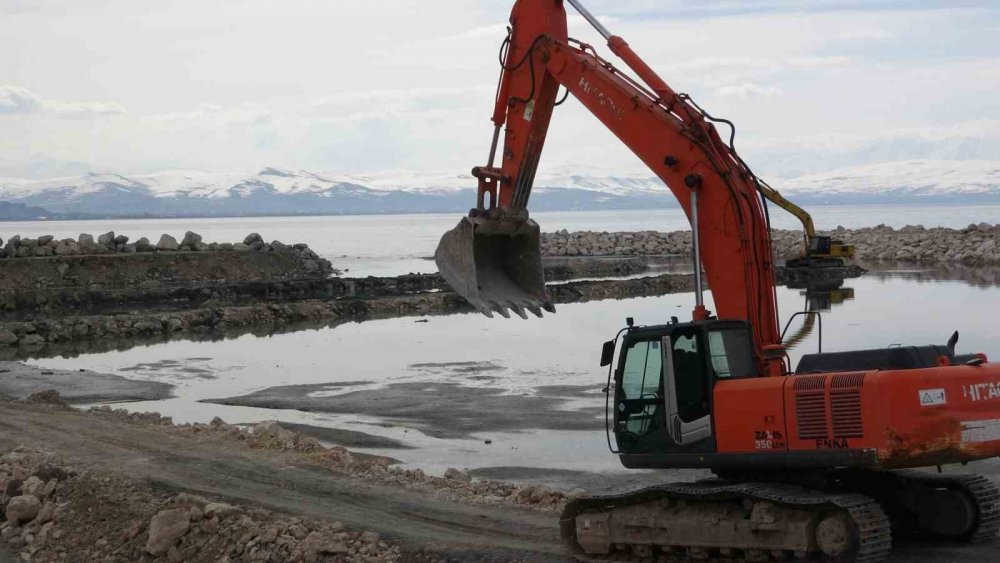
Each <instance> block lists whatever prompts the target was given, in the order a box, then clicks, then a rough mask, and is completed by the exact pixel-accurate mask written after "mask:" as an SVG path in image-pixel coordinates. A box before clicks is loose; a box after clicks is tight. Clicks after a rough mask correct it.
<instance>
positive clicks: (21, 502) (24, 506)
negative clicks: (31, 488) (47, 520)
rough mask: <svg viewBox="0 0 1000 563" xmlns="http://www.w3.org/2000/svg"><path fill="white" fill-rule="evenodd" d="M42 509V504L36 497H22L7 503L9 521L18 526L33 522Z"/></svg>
mask: <svg viewBox="0 0 1000 563" xmlns="http://www.w3.org/2000/svg"><path fill="white" fill-rule="evenodd" d="M41 509H42V502H41V501H40V500H38V497H36V496H34V495H21V496H19V497H14V498H12V499H10V501H9V502H8V503H7V520H8V521H9V522H13V523H14V524H16V525H21V524H25V523H27V522H31V521H32V520H34V519H35V516H38V511H39V510H41Z"/></svg>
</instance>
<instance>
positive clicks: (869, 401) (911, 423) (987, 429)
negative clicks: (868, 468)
mask: <svg viewBox="0 0 1000 563" xmlns="http://www.w3.org/2000/svg"><path fill="white" fill-rule="evenodd" d="M713 395H714V397H713V398H714V408H713V412H714V413H716V416H715V417H714V419H713V426H714V431H715V437H716V443H717V448H718V453H720V454H723V453H756V454H768V453H789V452H809V451H815V452H818V451H829V450H854V451H856V452H858V453H859V455H858V456H857V459H864V460H867V461H866V462H865V464H868V465H876V466H879V467H884V468H904V467H921V466H927V465H938V464H944V463H955V462H961V461H972V460H976V459H983V458H987V457H994V456H1000V418H997V417H998V413H1000V364H989V363H987V364H983V365H979V366H964V365H962V366H946V367H932V368H923V369H907V370H885V371H882V370H873V371H861V372H847V373H828V374H816V375H794V376H788V377H763V378H752V379H740V380H734V381H720V382H718V383H717V384H716V385H715V388H714V392H713ZM862 454H867V455H862ZM762 461H763V460H762Z"/></svg>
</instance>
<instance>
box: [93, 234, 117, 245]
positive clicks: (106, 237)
mask: <svg viewBox="0 0 1000 563" xmlns="http://www.w3.org/2000/svg"><path fill="white" fill-rule="evenodd" d="M97 242H98V243H100V244H103V245H104V246H111V244H113V243H114V242H115V232H114V231H108V232H106V233H104V234H103V235H101V236H99V237H97Z"/></svg>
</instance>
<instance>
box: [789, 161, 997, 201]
mask: <svg viewBox="0 0 1000 563" xmlns="http://www.w3.org/2000/svg"><path fill="white" fill-rule="evenodd" d="M771 185H772V186H773V187H774V188H776V189H778V190H780V191H782V193H785V194H787V195H788V196H792V197H795V196H798V197H811V198H827V199H829V201H831V202H832V201H835V200H839V199H857V198H883V199H885V198H894V197H895V198H905V199H910V200H913V201H922V200H934V199H936V198H963V197H964V198H969V199H976V198H981V197H990V196H993V197H996V196H1000V162H998V161H994V160H906V161H900V162H883V163H879V164H868V165H864V166H854V167H851V168H844V169H840V170H834V171H832V172H824V173H821V174H810V175H807V176H800V177H798V178H794V179H790V180H778V181H775V182H772V183H771Z"/></svg>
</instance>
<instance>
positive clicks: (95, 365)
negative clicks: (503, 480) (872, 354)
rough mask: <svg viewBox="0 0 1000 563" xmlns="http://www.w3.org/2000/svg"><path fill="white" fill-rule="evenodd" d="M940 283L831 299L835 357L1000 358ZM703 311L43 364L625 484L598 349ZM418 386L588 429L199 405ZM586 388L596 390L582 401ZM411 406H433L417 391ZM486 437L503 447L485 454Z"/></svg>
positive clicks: (989, 294) (566, 311) (205, 345)
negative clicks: (568, 416)
mask: <svg viewBox="0 0 1000 563" xmlns="http://www.w3.org/2000/svg"><path fill="white" fill-rule="evenodd" d="M933 278H934V274H933V272H929V271H927V270H921V269H912V268H911V269H898V270H890V271H888V272H878V273H873V274H871V275H868V276H865V277H863V278H859V279H855V280H847V282H846V283H845V284H844V288H846V289H852V290H853V297H851V296H850V293H851V292H850V291H844V290H843V289H842V290H841V291H840V292H839V296H840V297H839V298H834V299H833V301H834V302H835V303H832V304H828V305H830V306H831V310H829V311H827V312H824V314H823V347H824V350H826V351H834V350H847V349H860V348H876V347H885V346H891V345H894V344H906V345H909V344H917V345H919V344H944V343H945V341H946V340H947V339H948V337H949V336H950V334H951V333H952V331H954V330H959V331H960V332H961V340H960V342H959V346H958V348H959V350H960V351H962V352H985V353H986V354H988V355H989V356H991V357H993V358H1000V337H998V336H997V335H996V332H995V331H996V327H997V320H996V318H997V314H998V312H1000V288H998V287H977V286H974V285H970V284H967V283H965V282H963V281H955V280H943V281H933ZM929 279H930V281H929ZM778 297H779V305H780V308H781V311H782V317H783V319H785V318H788V316H789V315H790V314H791V313H792V312H794V311H798V310H802V308H803V307H804V306H806V303H807V296H806V292H805V290H795V289H789V288H779V290H778ZM815 301H816V300H815V299H814V302H815ZM836 301H840V302H839V303H836ZM692 303H693V295H692V294H676V295H667V296H663V297H655V298H640V299H628V300H622V301H601V302H590V303H585V304H571V305H563V306H560V308H559V311H558V313H557V314H555V315H548V316H546V317H545V318H542V319H535V318H532V319H529V320H526V321H525V320H520V319H511V320H503V319H487V318H486V317H483V316H480V315H475V314H461V315H450V316H440V317H429V318H427V319H422V320H426V321H427V322H415V320H417V319H414V318H399V319H388V320H378V321H370V322H364V323H353V324H347V325H341V326H338V327H336V328H325V329H320V330H312V331H304V332H298V333H292V334H280V335H274V336H271V337H265V338H258V337H254V336H250V335H247V336H242V337H239V338H236V339H232V340H224V341H220V342H186V341H176V342H170V343H166V344H160V345H155V346H149V347H140V348H133V349H131V350H127V351H124V352H111V353H102V354H94V355H89V356H84V357H79V358H68V359H47V360H40V361H37V362H34V363H38V364H40V365H43V366H46V367H53V368H64V369H77V368H88V369H93V370H96V371H102V372H109V373H117V374H120V375H123V376H126V377H130V378H136V379H146V380H153V381H161V382H166V383H171V384H174V385H176V393H177V395H178V396H177V397H176V398H173V399H169V400H166V401H157V402H148V403H133V404H129V405H126V408H128V409H130V410H138V411H145V410H155V411H158V412H161V413H163V414H165V415H169V416H173V417H174V420H175V421H177V422H194V421H200V422H208V421H209V420H211V419H212V417H214V416H221V417H222V418H223V419H225V420H226V421H228V422H233V423H239V422H254V421H260V420H268V419H280V420H286V421H291V422H300V423H305V424H313V425H318V426H339V427H342V428H347V429H353V430H360V431H363V432H367V433H370V434H375V435H380V436H386V437H391V438H396V439H400V440H402V441H404V442H406V443H407V444H410V445H413V446H416V449H412V450H379V451H378V452H376V453H382V454H386V455H390V456H392V457H396V458H398V459H400V460H402V461H404V462H405V463H407V464H412V465H414V466H419V467H422V468H424V469H426V470H431V471H442V470H443V469H444V468H446V467H451V466H457V467H465V468H482V467H492V466H533V467H545V468H554V469H576V470H590V471H606V472H618V471H624V470H623V469H621V468H620V466H619V465H618V462H617V460H616V458H615V457H614V456H612V455H610V454H609V453H608V452H607V445H606V442H605V434H604V432H603V430H602V429H601V423H600V422H599V419H600V418H601V417H599V416H596V415H595V414H596V413H595V409H597V408H603V404H604V395H603V394H602V393H600V391H599V389H600V387H602V386H603V385H604V383H605V379H606V372H604V371H603V370H602V369H600V368H599V367H598V365H597V364H598V359H599V356H600V346H601V343H602V342H603V341H604V340H607V339H609V338H611V337H613V336H614V334H615V332H617V330H618V329H619V328H620V327H621V326H622V325H623V324H624V319H625V317H626V316H632V317H635V320H636V322H637V323H638V324H658V323H662V322H665V321H667V320H669V318H670V317H671V316H674V315H676V316H677V317H679V318H681V319H682V320H683V319H686V318H688V317H689V315H690V309H691V305H692ZM709 306H710V307H711V305H710V300H709ZM798 326H800V322H797V323H795V324H794V325H793V327H792V328H791V329H790V330H791V332H795V331H796V330H797V328H798ZM791 332H790V333H791ZM817 332H818V330H814V331H813V332H812V333H811V334H809V335H807V336H804V337H803V339H802V340H801V342H800V343H799V344H798V345H797V346H796V347H795V348H794V349H793V350H792V351H791V356H792V360H793V364H794V362H797V360H798V357H799V356H800V355H801V354H802V353H807V352H812V351H815V350H816V348H817V345H818V334H817ZM455 362H469V363H471V366H472V369H466V368H467V367H469V366H465V367H463V366H458V367H456V366H446V365H442V364H448V363H455ZM420 364H425V365H420ZM415 382H426V383H427V384H428V386H431V385H432V384H435V383H442V382H447V383H453V384H456V385H459V386H461V387H462V388H468V387H472V388H480V389H482V390H483V400H484V401H485V400H488V397H489V396H490V395H491V393H492V391H491V390H494V389H500V390H502V393H503V394H506V395H524V396H529V397H531V396H537V395H539V394H540V393H542V391H541V390H540V388H542V387H547V386H571V387H570V388H567V389H565V390H563V391H555V392H553V391H552V390H548V391H544V393H546V394H547V395H552V394H553V393H554V394H555V395H560V396H562V397H564V399H565V400H564V401H563V402H562V403H560V404H557V405H555V406H549V407H546V408H553V409H558V410H560V411H562V410H567V409H568V410H574V411H578V414H579V416H580V417H581V419H583V418H586V420H587V421H589V422H590V425H589V427H590V428H591V429H589V430H555V429H544V427H545V426H546V412H522V411H516V412H511V413H510V416H512V417H513V416H518V417H525V419H526V421H525V425H526V426H528V427H532V428H533V427H536V426H537V427H541V428H542V429H538V430H528V431H521V432H510V431H507V432H496V431H491V430H489V429H483V430H482V431H477V432H473V433H472V434H471V435H469V436H465V437H462V438H442V437H435V436H440V434H441V431H442V430H447V425H448V422H447V420H448V407H447V405H444V406H443V407H442V408H441V412H440V413H437V414H438V416H437V417H436V418H433V419H431V420H423V421H422V423H420V424H418V423H415V422H414V421H412V420H407V419H399V418H397V417H394V414H395V413H394V412H387V411H385V410H380V408H379V406H378V401H376V400H373V401H372V404H371V406H363V407H358V408H357V409H356V411H357V413H358V414H321V413H307V412H301V411H297V410H272V409H262V408H247V407H234V406H223V405H217V404H207V403H199V402H198V401H199V400H202V399H218V398H225V397H234V396H239V395H245V394H248V393H252V392H254V391H257V390H260V389H264V388H268V387H274V386H282V385H302V384H323V383H339V384H342V385H341V386H331V387H329V388H325V387H323V388H319V389H318V390H317V389H313V390H310V393H311V394H312V395H311V396H318V395H324V394H326V395H331V394H343V393H349V392H352V391H377V390H385V389H386V388H387V387H389V386H392V385H394V384H403V383H407V384H411V383H415ZM343 384H346V385H343ZM581 386H586V389H579V387H581ZM361 396H362V397H363V396H364V395H361ZM435 398H436V397H435ZM413 400H414V401H420V400H425V399H421V395H420V394H419V393H416V394H415V395H414V397H413ZM484 404H485V403H484ZM460 406H461V407H462V408H468V404H467V403H463V405H458V404H456V406H455V410H456V411H460V410H461V408H460ZM484 412H485V411H484ZM549 415H550V416H549V418H553V419H554V418H556V417H555V416H554V414H552V413H549ZM536 423H537V425H536ZM487 439H489V440H492V444H489V445H487V444H485V443H484V441H485V440H487ZM362 451H367V450H362Z"/></svg>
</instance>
